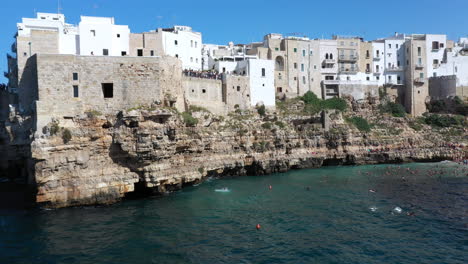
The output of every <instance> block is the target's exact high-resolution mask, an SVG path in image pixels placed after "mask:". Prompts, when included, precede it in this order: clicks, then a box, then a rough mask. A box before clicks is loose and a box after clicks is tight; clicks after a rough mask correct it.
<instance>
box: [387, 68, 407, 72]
mask: <svg viewBox="0 0 468 264" xmlns="http://www.w3.org/2000/svg"><path fill="white" fill-rule="evenodd" d="M386 70H387V71H389V72H399V71H403V67H389V68H387V69H386Z"/></svg>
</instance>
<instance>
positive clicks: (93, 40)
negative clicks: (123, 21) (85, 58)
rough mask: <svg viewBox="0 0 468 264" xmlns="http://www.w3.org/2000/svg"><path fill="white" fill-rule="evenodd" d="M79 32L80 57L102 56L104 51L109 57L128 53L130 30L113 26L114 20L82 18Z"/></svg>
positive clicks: (125, 27)
mask: <svg viewBox="0 0 468 264" xmlns="http://www.w3.org/2000/svg"><path fill="white" fill-rule="evenodd" d="M92 30H94V32H95V34H93V33H92V32H91V31H92ZM79 32H80V55H92V54H91V53H93V55H96V56H102V55H103V50H104V49H107V50H109V56H122V51H124V52H126V53H127V54H128V53H129V35H130V29H129V28H128V26H119V25H114V18H109V17H85V16H82V17H81V22H80V25H79ZM117 34H119V35H120V37H118V36H117Z"/></svg>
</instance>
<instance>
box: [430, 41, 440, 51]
mask: <svg viewBox="0 0 468 264" xmlns="http://www.w3.org/2000/svg"><path fill="white" fill-rule="evenodd" d="M438 49H439V42H438V41H432V50H438Z"/></svg>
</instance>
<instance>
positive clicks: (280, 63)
mask: <svg viewBox="0 0 468 264" xmlns="http://www.w3.org/2000/svg"><path fill="white" fill-rule="evenodd" d="M275 71H284V59H283V57H281V56H278V57H276V59H275Z"/></svg>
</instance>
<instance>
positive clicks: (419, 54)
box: [418, 47, 421, 56]
mask: <svg viewBox="0 0 468 264" xmlns="http://www.w3.org/2000/svg"><path fill="white" fill-rule="evenodd" d="M418 56H421V47H418Z"/></svg>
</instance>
